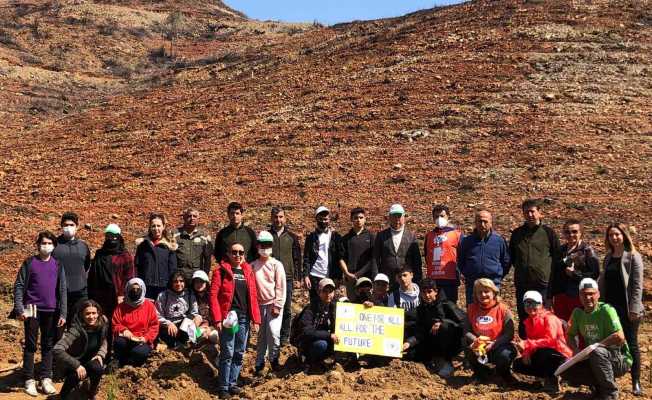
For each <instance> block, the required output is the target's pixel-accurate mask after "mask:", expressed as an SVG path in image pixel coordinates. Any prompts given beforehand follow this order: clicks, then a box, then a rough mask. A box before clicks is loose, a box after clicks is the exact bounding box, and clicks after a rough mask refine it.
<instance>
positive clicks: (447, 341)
mask: <svg viewBox="0 0 652 400" xmlns="http://www.w3.org/2000/svg"><path fill="white" fill-rule="evenodd" d="M465 319H466V315H465V314H464V311H462V310H461V309H460V308H459V307H457V305H456V304H455V303H453V302H452V301H450V300H448V299H447V298H446V292H444V291H443V290H439V289H438V288H437V283H436V282H435V281H434V280H433V279H430V278H426V279H424V280H422V281H421V303H420V304H419V306H417V326H416V330H415V334H414V336H411V337H408V339H407V341H406V342H405V343H404V344H403V348H404V349H405V350H408V349H410V348H415V349H416V353H417V354H418V356H419V358H422V359H423V361H425V362H426V364H431V363H432V364H433V365H434V366H436V367H437V375H439V376H441V377H442V378H448V377H449V376H451V374H452V373H453V371H454V369H453V364H452V360H453V357H455V356H456V355H457V354H459V353H460V352H461V351H462V336H463V334H464V332H463V330H464V329H463V328H464V320H465Z"/></svg>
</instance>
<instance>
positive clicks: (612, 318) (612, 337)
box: [561, 278, 632, 400]
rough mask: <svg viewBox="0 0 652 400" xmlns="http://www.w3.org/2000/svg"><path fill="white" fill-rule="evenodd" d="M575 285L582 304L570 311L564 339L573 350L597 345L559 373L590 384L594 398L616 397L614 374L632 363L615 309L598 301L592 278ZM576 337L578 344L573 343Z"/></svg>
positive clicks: (607, 399) (571, 380)
mask: <svg viewBox="0 0 652 400" xmlns="http://www.w3.org/2000/svg"><path fill="white" fill-rule="evenodd" d="M579 288H580V301H581V302H582V307H583V308H581V309H580V308H576V309H575V310H574V311H573V313H572V314H571V320H570V327H569V328H568V343H569V344H570V346H571V348H572V349H573V350H574V352H575V353H578V352H579V351H580V350H582V349H583V348H584V347H589V346H592V345H597V346H596V347H595V349H594V350H593V351H591V352H590V353H589V355H588V358H587V359H585V360H583V361H580V362H578V363H577V364H575V365H573V366H571V367H570V368H568V369H567V370H565V371H563V372H562V373H561V377H562V378H563V379H565V380H567V381H568V382H569V383H570V384H571V385H573V386H581V385H588V386H590V387H592V388H593V389H592V390H593V394H594V397H593V398H594V399H604V400H612V399H617V398H618V385H616V378H618V377H621V376H623V375H625V373H626V372H627V371H628V370H629V368H630V367H631V365H632V356H631V355H630V353H629V347H628V346H627V342H626V340H625V334H624V333H623V328H622V326H621V324H620V320H619V319H618V313H617V312H616V310H615V309H614V308H613V307H612V306H610V305H609V304H605V303H601V302H599V301H598V300H599V299H600V290H598V283H597V282H596V281H595V280H593V279H591V278H584V279H582V281H581V282H580V286H579ZM576 339H579V343H581V345H582V347H580V346H578V345H576V344H575V343H576V342H575V340H576Z"/></svg>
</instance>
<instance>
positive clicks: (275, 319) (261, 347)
mask: <svg viewBox="0 0 652 400" xmlns="http://www.w3.org/2000/svg"><path fill="white" fill-rule="evenodd" d="M273 244H274V237H273V236H272V234H271V233H269V232H267V231H261V232H260V233H259V234H258V240H257V247H258V259H257V260H256V261H254V262H253V263H251V267H252V268H253V270H254V275H255V276H256V288H257V292H258V305H259V306H260V318H261V323H260V330H259V331H258V346H257V351H258V353H257V356H256V374H260V373H261V372H262V371H263V369H264V368H265V353H268V356H267V358H268V359H269V362H270V364H271V366H272V370H277V369H278V367H279V364H278V356H279V351H280V348H281V324H282V322H283V306H284V305H285V294H286V287H285V285H286V282H287V281H286V279H285V268H283V264H281V262H280V261H279V260H277V259H275V258H274V257H272V246H273Z"/></svg>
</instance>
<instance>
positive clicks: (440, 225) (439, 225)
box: [436, 217, 448, 228]
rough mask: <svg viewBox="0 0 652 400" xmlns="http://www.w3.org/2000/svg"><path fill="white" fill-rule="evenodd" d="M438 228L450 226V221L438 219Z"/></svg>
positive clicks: (442, 218)
mask: <svg viewBox="0 0 652 400" xmlns="http://www.w3.org/2000/svg"><path fill="white" fill-rule="evenodd" d="M436 223H437V227H439V228H443V227H445V226H447V225H448V220H447V219H446V218H444V217H437V221H436Z"/></svg>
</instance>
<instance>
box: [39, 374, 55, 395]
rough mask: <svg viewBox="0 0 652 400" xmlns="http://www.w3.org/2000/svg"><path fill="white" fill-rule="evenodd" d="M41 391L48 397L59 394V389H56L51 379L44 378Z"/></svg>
mask: <svg viewBox="0 0 652 400" xmlns="http://www.w3.org/2000/svg"><path fill="white" fill-rule="evenodd" d="M41 390H43V393H45V394H47V395H48V396H51V395H53V394H56V393H57V389H55V388H54V385H53V384H52V379H50V378H43V379H42V380H41Z"/></svg>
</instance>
